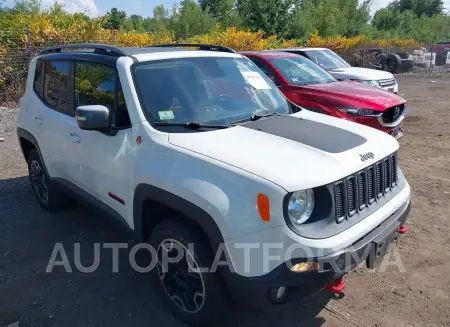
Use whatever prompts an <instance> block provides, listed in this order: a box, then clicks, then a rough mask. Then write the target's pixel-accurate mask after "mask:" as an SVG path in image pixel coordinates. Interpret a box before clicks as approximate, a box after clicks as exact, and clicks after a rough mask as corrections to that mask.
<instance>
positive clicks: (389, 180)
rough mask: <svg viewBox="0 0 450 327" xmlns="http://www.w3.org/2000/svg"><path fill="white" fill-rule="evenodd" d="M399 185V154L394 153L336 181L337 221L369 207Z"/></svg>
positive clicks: (335, 202)
mask: <svg viewBox="0 0 450 327" xmlns="http://www.w3.org/2000/svg"><path fill="white" fill-rule="evenodd" d="M396 185H397V154H396V153H394V154H392V155H390V156H388V157H387V158H384V159H382V160H380V161H378V162H376V163H374V164H373V165H371V166H369V167H367V168H365V169H364V170H362V171H359V172H357V173H355V174H353V175H350V176H348V177H347V178H345V179H343V180H340V181H337V182H336V183H334V204H335V213H336V221H337V222H338V223H339V222H341V221H342V220H344V219H346V218H349V217H351V216H353V215H354V214H355V213H357V212H361V211H363V210H366V208H369V207H370V206H371V205H372V204H373V203H374V202H375V201H376V200H378V199H379V198H380V197H382V196H383V195H386V194H388V193H389V192H391V191H392V189H393V188H394V187H395V186H396Z"/></svg>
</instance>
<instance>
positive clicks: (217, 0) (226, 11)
mask: <svg viewBox="0 0 450 327" xmlns="http://www.w3.org/2000/svg"><path fill="white" fill-rule="evenodd" d="M199 4H200V7H201V8H202V10H203V11H205V10H207V9H208V10H209V12H210V13H211V15H213V16H214V17H215V18H216V19H217V20H218V21H219V22H220V23H224V22H226V21H227V18H228V17H229V15H230V13H231V12H232V9H233V7H234V0H199Z"/></svg>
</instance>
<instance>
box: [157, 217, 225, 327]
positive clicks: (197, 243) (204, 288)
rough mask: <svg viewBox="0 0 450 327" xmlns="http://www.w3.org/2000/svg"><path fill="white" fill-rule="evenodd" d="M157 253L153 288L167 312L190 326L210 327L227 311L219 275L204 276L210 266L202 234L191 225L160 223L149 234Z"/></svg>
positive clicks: (207, 245)
mask: <svg viewBox="0 0 450 327" xmlns="http://www.w3.org/2000/svg"><path fill="white" fill-rule="evenodd" d="M150 244H151V245H152V246H153V248H154V249H155V250H156V253H157V261H156V263H157V264H156V268H155V269H154V270H153V271H152V277H153V281H154V283H155V286H156V288H157V290H158V292H159V293H160V295H161V296H162V297H163V298H164V300H165V303H166V305H167V306H168V308H169V309H170V310H171V311H172V312H173V313H174V314H175V315H176V316H177V317H179V318H180V319H181V320H183V321H185V322H186V323H188V324H192V325H202V324H205V325H209V323H210V322H211V321H212V320H213V319H214V320H216V319H217V318H218V317H220V316H221V315H223V314H224V313H225V312H226V311H227V309H228V308H229V299H228V294H227V292H226V289H225V287H224V285H223V282H222V279H221V276H220V275H219V272H207V271H206V268H208V269H209V268H210V267H211V264H212V262H213V255H212V253H211V251H209V249H210V247H209V244H208V242H207V241H206V240H205V237H204V236H203V234H202V233H199V231H197V229H196V228H195V227H193V226H191V225H190V224H185V223H181V222H178V221H176V220H168V221H163V222H162V223H161V224H159V225H158V226H157V227H156V228H155V230H154V231H153V232H152V234H151V237H150Z"/></svg>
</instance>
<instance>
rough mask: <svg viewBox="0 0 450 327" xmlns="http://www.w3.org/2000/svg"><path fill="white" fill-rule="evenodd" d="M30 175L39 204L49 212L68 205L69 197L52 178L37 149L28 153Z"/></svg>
mask: <svg viewBox="0 0 450 327" xmlns="http://www.w3.org/2000/svg"><path fill="white" fill-rule="evenodd" d="M28 175H29V177H30V183H31V187H32V188H33V192H34V195H35V197H36V200H37V201H38V203H39V205H40V206H41V207H42V208H43V209H44V210H45V211H48V212H57V211H59V210H61V209H63V208H64V207H65V206H66V205H67V202H68V201H67V197H66V195H65V194H64V193H62V192H61V191H60V190H58V189H57V188H56V187H55V185H54V183H53V182H52V181H51V180H50V178H49V176H48V174H47V169H46V168H45V166H44V164H43V163H42V160H41V158H40V156H39V153H38V152H37V150H31V151H30V153H29V154H28Z"/></svg>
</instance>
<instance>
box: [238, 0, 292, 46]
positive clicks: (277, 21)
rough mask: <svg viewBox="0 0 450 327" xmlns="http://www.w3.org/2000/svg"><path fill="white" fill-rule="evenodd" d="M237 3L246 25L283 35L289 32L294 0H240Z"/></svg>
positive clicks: (254, 29)
mask: <svg viewBox="0 0 450 327" xmlns="http://www.w3.org/2000/svg"><path fill="white" fill-rule="evenodd" d="M237 5H238V10H239V13H240V14H241V16H242V18H243V19H244V22H245V25H246V26H247V27H249V28H250V29H252V30H253V31H257V30H263V31H264V32H266V33H267V34H269V35H275V34H277V35H279V36H281V37H284V36H286V35H287V34H288V33H289V29H290V24H291V19H292V16H293V15H292V12H293V8H294V0H264V1H260V0H238V2H237Z"/></svg>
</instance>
